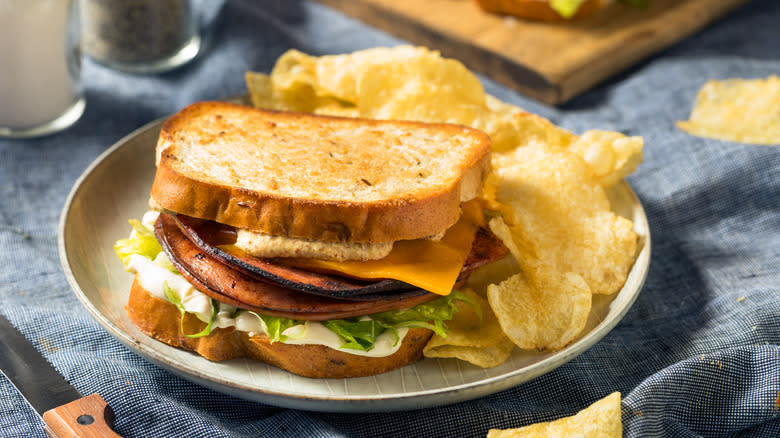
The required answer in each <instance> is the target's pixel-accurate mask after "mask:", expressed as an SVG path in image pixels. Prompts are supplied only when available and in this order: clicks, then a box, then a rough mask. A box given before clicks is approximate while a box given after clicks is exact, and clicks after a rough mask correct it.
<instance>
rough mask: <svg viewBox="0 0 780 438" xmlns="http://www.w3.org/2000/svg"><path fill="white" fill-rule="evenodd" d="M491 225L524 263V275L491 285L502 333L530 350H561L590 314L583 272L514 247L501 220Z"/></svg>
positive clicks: (490, 290)
mask: <svg viewBox="0 0 780 438" xmlns="http://www.w3.org/2000/svg"><path fill="white" fill-rule="evenodd" d="M489 225H490V229H491V231H493V233H494V234H496V236H498V237H499V238H500V239H502V240H503V241H504V242H505V243H506V244H507V246H508V247H509V250H510V251H511V252H512V255H513V256H514V257H515V259H517V261H518V263H519V264H520V271H521V272H520V273H519V274H515V275H513V276H512V277H510V278H509V279H508V280H505V281H503V282H501V283H499V284H498V285H495V284H491V285H490V286H488V289H487V297H488V301H489V302H490V307H491V308H492V309H493V312H495V315H496V318H498V322H499V324H501V328H502V329H503V330H504V333H505V334H506V335H507V337H509V339H511V340H512V342H514V343H515V345H517V346H518V347H520V348H523V349H526V350H557V349H560V348H563V347H565V346H566V345H568V344H569V343H570V342H571V341H573V340H574V339H575V338H576V337H577V336H578V335H579V334H580V333H581V332H582V329H583V328H585V323H586V322H587V321H588V315H589V314H590V307H591V298H592V295H591V293H590V288H588V285H587V284H586V283H585V280H583V279H582V277H581V276H579V275H577V274H575V273H573V272H560V271H558V270H557V269H555V268H554V267H553V266H550V265H547V264H545V263H542V262H540V261H539V260H538V259H536V258H535V257H533V256H532V255H530V254H527V253H526V250H525V249H521V248H520V247H518V246H517V245H515V243H514V242H515V240H516V239H513V236H512V235H511V232H510V230H509V227H507V226H506V224H504V222H503V221H502V220H501V219H500V218H494V219H491V220H490V223H489Z"/></svg>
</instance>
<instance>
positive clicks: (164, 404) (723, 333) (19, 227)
mask: <svg viewBox="0 0 780 438" xmlns="http://www.w3.org/2000/svg"><path fill="white" fill-rule="evenodd" d="M271 3H272V4H275V5H277V6H278V4H281V2H271ZM271 3H269V4H265V3H259V2H250V1H247V0H232V1H230V2H225V3H224V8H223V9H222V11H221V13H220V14H219V16H218V19H219V21H218V22H217V26H216V28H217V31H216V33H215V34H214V35H213V39H212V40H211V41H210V42H209V46H208V47H209V49H208V51H207V52H206V53H205V54H204V55H203V56H202V57H201V58H200V59H199V60H197V61H196V62H195V63H192V64H190V65H188V66H186V67H185V68H182V69H180V70H177V71H175V72H171V73H168V74H165V75H159V76H133V75H124V74H121V73H117V72H114V71H111V70H109V69H106V68H103V67H100V66H97V65H95V64H93V63H91V62H89V61H86V62H85V65H84V75H83V76H84V83H85V85H86V94H87V99H88V105H87V110H86V113H85V115H84V117H83V118H82V120H81V121H79V123H78V124H77V125H76V126H74V127H73V128H72V129H69V130H68V131H66V132H64V133H62V134H58V135H55V136H51V137H46V138H42V139H37V140H33V141H9V140H0V200H2V201H1V202H0V266H1V267H2V268H0V312H2V313H3V314H4V315H5V316H7V317H8V319H9V320H10V321H11V322H12V323H13V324H14V325H16V326H17V327H18V328H19V329H20V330H21V331H22V332H23V333H24V334H25V335H26V336H27V337H28V338H29V339H30V340H32V341H33V343H34V344H35V345H36V346H37V347H38V348H39V349H40V350H41V351H42V352H43V354H44V355H45V356H46V357H47V358H48V359H49V360H50V361H51V362H52V363H53V364H54V365H55V367H56V368H57V369H58V370H59V371H60V372H61V373H62V374H63V376H65V378H66V379H67V380H68V381H70V382H71V383H72V384H73V385H74V386H76V388H78V390H79V391H81V392H82V393H83V394H88V393H92V392H98V393H100V394H101V395H102V396H103V397H104V398H105V399H106V400H107V401H108V402H109V404H110V405H111V406H112V407H113V408H114V410H115V411H116V414H117V421H116V428H117V431H118V432H119V433H120V434H122V435H123V436H125V437H177V436H181V437H258V436H269V437H296V438H297V437H309V436H312V437H480V436H485V434H486V433H487V431H488V429H490V428H510V427H518V426H522V425H526V424H530V423H533V422H538V421H548V420H552V419H556V418H560V417H563V416H567V415H572V414H574V413H576V412H577V411H579V410H581V409H583V408H585V407H586V406H588V405H589V404H591V403H593V402H594V401H596V400H598V399H600V398H601V397H604V396H606V395H607V394H609V393H611V392H613V391H621V392H622V394H623V397H624V402H623V422H624V432H625V433H624V434H625V436H626V437H655V436H660V437H667V436H670V437H700V436H705V437H730V436H734V437H737V436H738V437H762V438H763V437H767V438H768V437H780V399H778V397H780V351H779V350H778V346H779V345H780V268H778V266H779V265H780V148H778V147H759V146H751V145H744V144H737V143H730V142H721V141H716V140H709V139H702V138H696V137H691V136H689V135H687V134H685V133H683V132H681V131H679V130H677V129H676V128H675V126H674V122H675V121H676V120H680V119H685V118H687V116H688V112H689V111H690V108H691V103H692V102H693V99H694V97H695V95H696V92H697V91H698V89H699V87H701V85H702V84H703V83H704V82H705V81H706V80H707V79H710V78H730V77H766V76H769V75H770V74H777V73H778V72H780V44H778V43H777V42H778V41H780V26H778V25H777V24H778V23H780V2H776V1H774V0H757V1H754V2H751V3H750V4H749V5H748V6H745V7H743V8H741V9H739V10H737V11H736V12H734V13H732V14H730V16H729V17H728V18H726V19H725V20H723V21H721V22H720V23H718V24H715V25H712V26H710V27H708V28H706V29H704V30H702V31H701V32H700V33H698V34H697V35H695V36H693V37H690V38H688V39H686V40H685V41H684V42H682V43H679V44H677V45H676V46H674V47H672V48H670V49H668V50H666V51H664V52H662V53H660V54H659V55H657V56H655V57H652V58H650V59H648V60H646V61H644V62H642V63H640V64H639V65H637V66H635V67H633V68H631V69H629V70H628V71H626V72H625V73H622V74H620V75H618V76H616V77H614V78H612V79H611V80H609V81H608V82H607V83H605V84H603V85H601V86H600V87H598V88H597V89H595V90H593V91H591V92H589V93H587V94H585V95H583V96H582V97H580V98H577V99H575V100H574V101H572V102H571V103H569V104H567V105H566V106H565V107H563V108H551V107H548V106H545V105H542V104H539V103H536V102H533V101H531V100H529V99H526V98H523V97H522V96H519V95H518V94H516V93H514V92H512V91H510V90H508V89H506V88H504V87H502V86H499V85H497V84H496V83H494V82H491V81H489V80H485V81H484V83H485V88H486V90H487V91H488V92H489V93H491V94H494V95H496V96H498V97H499V98H501V99H503V100H506V101H509V102H511V103H514V104H517V105H519V106H521V107H523V108H526V109H528V110H530V111H533V112H535V113H539V114H541V115H543V116H545V117H548V118H550V119H551V120H553V121H554V122H556V123H558V124H560V125H562V126H564V127H566V128H568V129H570V130H572V131H574V132H577V133H580V132H583V131H585V130H587V129H590V128H600V129H609V130H616V131H621V132H625V133H628V134H632V135H641V136H643V137H644V138H645V161H644V163H643V164H642V166H641V167H640V168H639V170H638V171H637V172H636V173H635V174H634V175H632V176H631V177H630V179H629V182H630V184H631V186H632V187H633V188H634V190H635V191H636V193H637V195H638V196H639V198H640V199H641V201H642V204H643V206H644V207H645V209H646V212H647V216H648V219H649V223H650V227H651V233H652V239H653V256H652V261H651V267H650V272H649V275H648V278H647V281H646V284H645V287H644V288H643V290H642V292H641V294H640V295H639V297H638V299H637V301H636V303H635V304H634V305H633V307H632V308H631V310H630V311H629V312H628V314H627V315H626V316H625V318H624V319H623V320H622V321H621V323H620V324H618V325H617V327H615V329H613V330H612V331H611V332H610V333H609V334H608V335H607V336H606V337H605V338H604V339H602V340H601V341H600V342H598V343H597V344H596V345H595V346H593V347H592V348H590V349H589V350H588V351H586V352H585V353H584V354H582V355H580V356H578V357H577V358H575V359H573V360H572V361H571V362H569V363H568V364H566V365H564V366H562V367H560V368H558V369H556V370H555V371H553V372H550V373H548V374H545V375H543V376H541V377H539V378H537V379H534V380H532V381H530V382H527V383H525V384H522V385H519V386H517V387H515V388H512V389H509V390H506V391H503V392H500V393H497V394H493V395H491V396H487V397H483V398H480V399H477V400H473V401H469V402H464V403H459V404H454V405H450V406H444V407H438V408H432V409H425V410H417V411H408V412H396V413H369V414H360V415H358V414H325V413H313V412H304V411H296V410H289V409H282V408H277V407H273V406H266V405H262V404H259V403H254V402H248V401H244V400H239V399H236V398H233V397H230V396H227V395H224V394H220V393H217V392H214V391H212V390H209V389H205V388H202V387H199V386H197V385H194V384H192V383H190V382H188V381H186V380H183V379H181V378H179V377H176V376H174V375H171V374H170V373H168V372H166V371H164V370H162V369H160V368H158V367H156V366H154V365H152V364H150V363H149V362H147V361H146V360H145V359H143V358H141V357H139V356H137V355H135V354H134V353H132V352H130V351H129V350H127V349H126V348H125V347H123V346H122V345H120V344H119V343H118V342H116V341H115V340H114V339H113V338H112V337H111V336H110V335H108V333H107V332H105V331H104V330H103V329H102V328H100V326H99V325H98V324H97V323H96V322H95V321H93V320H92V319H91V317H90V316H89V314H88V313H87V311H86V310H85V309H84V308H83V307H82V306H81V304H79V302H78V301H77V299H76V298H75V296H74V294H73V293H72V292H71V290H70V288H69V286H68V284H67V282H66V280H65V277H64V275H63V273H62V270H61V267H60V265H59V260H58V256H57V249H56V230H57V220H58V215H59V212H60V209H61V207H62V204H63V202H64V200H65V197H66V196H67V193H68V191H69V189H70V187H71V186H72V185H73V183H74V182H75V180H76V178H77V177H78V175H79V174H80V173H81V172H82V171H83V170H84V169H85V168H86V167H87V166H88V164H89V163H90V162H92V160H94V159H95V157H97V156H98V155H99V154H100V153H101V152H102V151H104V150H105V149H106V148H107V147H108V146H110V145H111V144H112V143H114V142H115V141H117V140H118V139H119V138H121V137H122V136H124V135H125V134H127V133H129V132H131V131H132V130H134V129H135V128H137V127H139V126H141V125H143V124H144V123H146V122H149V121H151V120H154V119H156V118H159V117H161V116H163V115H165V114H169V113H172V112H174V111H176V110H177V109H179V108H180V107H182V106H184V105H186V104H187V103H189V102H192V101H196V100H205V99H213V98H222V97H225V96H231V95H236V94H241V93H244V92H245V89H244V85H243V78H242V75H243V73H244V71H245V70H248V69H253V70H260V71H268V70H269V69H270V68H271V66H272V65H273V63H274V61H275V59H276V58H277V57H278V56H279V55H280V54H281V53H283V52H284V51H285V50H286V49H288V48H289V47H291V45H294V46H295V47H297V48H300V49H302V50H304V51H307V52H312V53H318V54H321V53H338V52H347V51H352V50H356V49H359V48H364V47H370V46H376V45H391V44H395V43H398V42H399V41H398V40H396V39H393V38H391V37H389V36H387V35H386V34H383V33H381V32H377V31H375V30H372V29H370V28H368V27H367V26H364V25H362V24H360V23H358V22H357V21H354V20H352V19H349V18H346V17H344V16H342V15H341V14H338V13H336V12H334V11H332V10H330V9H327V8H326V7H324V6H321V5H319V4H317V3H309V2H302V3H299V2H289V4H290V5H291V6H293V7H297V8H298V10H299V11H301V12H302V13H301V14H300V15H299V16H300V17H302V18H301V19H299V20H297V21H294V22H290V23H289V24H288V25H286V26H285V27H284V29H282V30H281V31H280V30H279V27H278V25H279V24H280V23H279V22H278V21H275V22H269V21H268V20H267V19H266V18H264V17H267V16H268V12H269V11H271V10H273V9H270V8H271V6H273V5H272V4H271ZM269 23H271V24H269ZM551 56H554V54H551ZM1 65H2V64H0V68H2V67H1ZM0 105H2V102H0ZM30 436H37V437H44V436H45V434H44V432H43V429H42V425H41V424H40V422H39V421H38V420H37V419H36V416H35V414H34V413H33V412H32V411H31V410H30V409H29V408H28V407H27V406H26V405H25V404H24V402H23V401H22V399H21V397H19V396H18V394H17V393H16V392H15V390H14V389H13V388H12V387H11V385H10V384H9V383H8V382H7V381H6V380H5V379H4V378H0V437H2V438H5V437H30Z"/></svg>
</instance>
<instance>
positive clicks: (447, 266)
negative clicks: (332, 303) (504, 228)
mask: <svg viewBox="0 0 780 438" xmlns="http://www.w3.org/2000/svg"><path fill="white" fill-rule="evenodd" d="M482 221H483V218H482V211H481V207H480V205H479V204H478V203H476V202H469V203H466V204H463V214H462V215H461V219H460V220H459V221H458V222H457V223H456V224H455V225H453V226H452V227H450V229H449V230H447V233H446V234H445V235H444V237H443V238H442V239H441V240H439V241H433V240H426V239H417V240H402V241H399V242H396V243H395V244H394V245H393V250H392V251H391V252H390V254H389V255H388V256H387V257H385V258H383V259H380V260H368V261H344V262H339V261H330V260H317V259H295V260H292V259H287V260H288V261H289V262H290V264H292V265H295V266H299V267H303V268H312V269H317V270H324V271H332V272H338V273H342V274H344V275H347V276H350V277H356V278H372V279H376V278H392V279H394V280H400V281H403V282H404V283H409V284H411V285H413V286H417V287H419V288H420V289H424V290H427V291H430V292H433V293H436V294H439V295H448V294H449V293H450V292H451V291H452V287H453V286H454V285H455V282H456V281H457V279H458V275H459V274H460V271H461V268H463V264H464V263H465V262H466V257H468V255H469V252H470V251H471V244H472V243H473V241H474V236H475V235H476V233H477V229H478V228H479V225H480V223H481V222H482Z"/></svg>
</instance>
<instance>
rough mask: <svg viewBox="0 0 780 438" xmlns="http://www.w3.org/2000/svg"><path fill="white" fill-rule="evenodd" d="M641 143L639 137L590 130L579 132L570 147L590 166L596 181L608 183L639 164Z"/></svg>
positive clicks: (618, 179)
mask: <svg viewBox="0 0 780 438" xmlns="http://www.w3.org/2000/svg"><path fill="white" fill-rule="evenodd" d="M643 146H644V140H643V139H642V137H637V136H632V137H626V136H625V135H623V134H621V133H619V132H612V131H598V130H592V131H587V132H585V133H584V134H582V135H581V136H579V137H578V138H577V139H576V140H575V141H574V142H573V143H572V144H571V146H570V149H571V150H572V151H573V152H574V153H576V154H577V155H579V156H580V157H581V158H582V159H583V160H585V162H586V163H587V164H588V165H589V166H590V169H591V171H592V172H593V174H594V175H595V176H596V182H597V183H598V184H599V185H601V186H602V187H609V186H611V185H613V184H615V183H617V182H618V181H620V180H622V179H623V178H625V177H627V176H628V175H630V174H631V173H633V172H634V171H635V170H636V168H637V167H639V163H641V162H642V147H643Z"/></svg>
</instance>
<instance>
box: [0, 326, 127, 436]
mask: <svg viewBox="0 0 780 438" xmlns="http://www.w3.org/2000/svg"><path fill="white" fill-rule="evenodd" d="M0 372H1V373H2V374H4V375H5V376H6V377H7V378H8V380H9V381H10V382H11V384H12V385H13V386H14V387H15V388H16V389H17V391H19V392H20V393H21V394H22V397H23V398H24V399H25V400H26V401H27V403H28V404H29V405H30V406H31V407H32V408H33V409H35V411H36V412H38V415H40V416H41V418H42V419H43V422H44V423H45V424H46V432H47V433H48V434H49V435H51V436H53V437H56V438H68V437H96V438H97V437H119V435H117V434H116V433H115V432H114V431H113V429H112V427H113V423H114V413H113V411H112V410H111V407H110V406H108V404H107V403H106V401H105V400H103V398H102V397H101V396H100V395H98V394H92V395H88V396H86V397H82V396H81V394H80V393H79V392H78V391H77V390H76V388H74V387H73V386H71V385H70V384H69V383H68V382H66V381H65V379H64V378H63V377H62V376H61V375H60V373H58V372H57V370H56V369H54V367H53V366H52V365H51V364H50V363H49V362H48V361H47V360H46V358H45V357H43V355H41V353H39V352H38V350H36V349H35V347H33V345H32V344H31V343H30V342H29V341H28V340H27V339H26V338H25V337H24V336H23V335H22V334H21V333H19V331H18V330H17V329H16V328H15V327H14V326H13V325H12V324H11V323H10V322H9V321H8V320H7V319H6V318H5V317H4V316H3V315H1V314H0Z"/></svg>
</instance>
